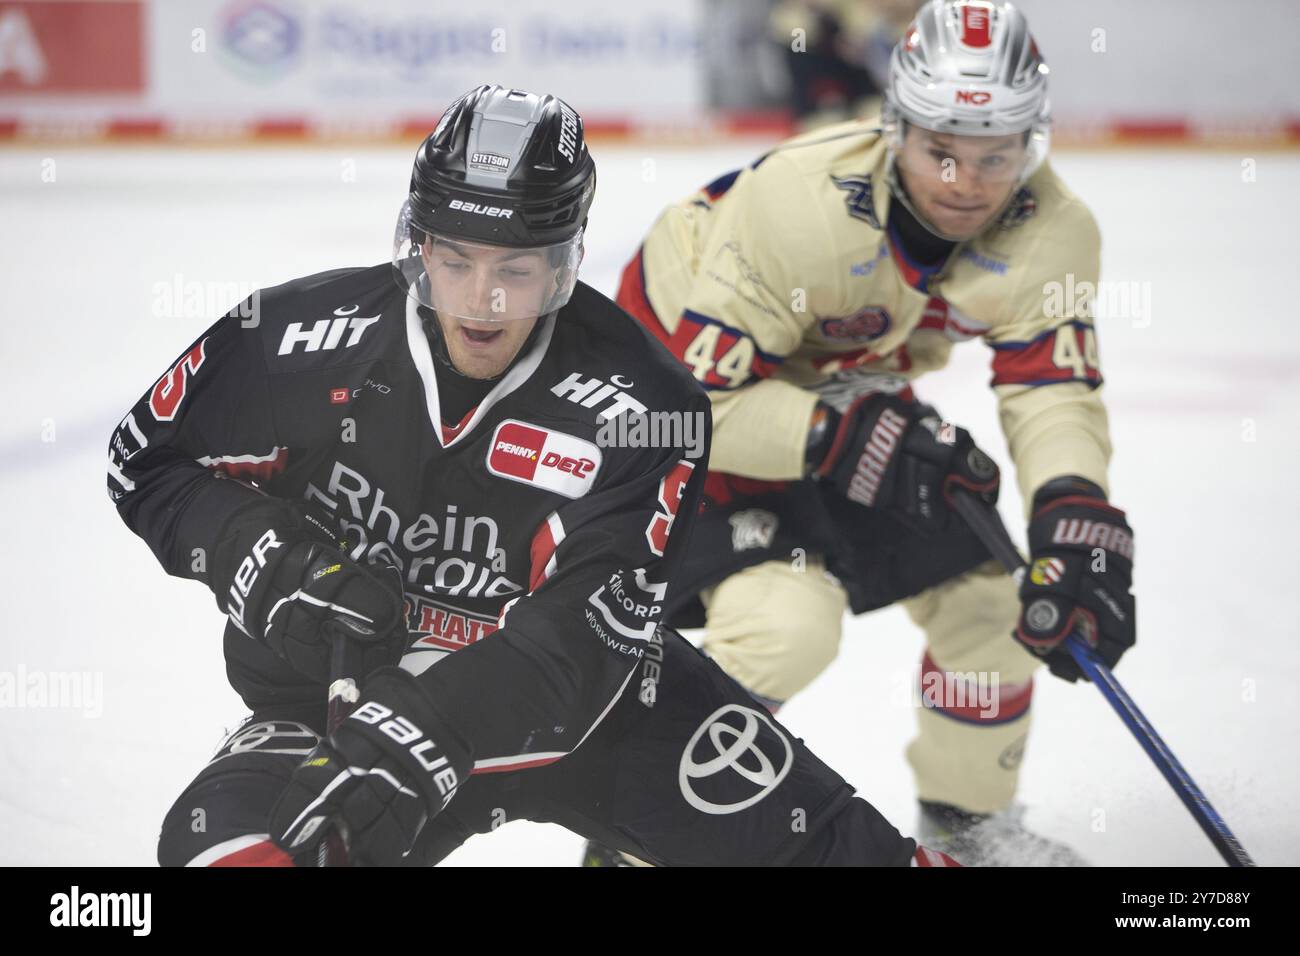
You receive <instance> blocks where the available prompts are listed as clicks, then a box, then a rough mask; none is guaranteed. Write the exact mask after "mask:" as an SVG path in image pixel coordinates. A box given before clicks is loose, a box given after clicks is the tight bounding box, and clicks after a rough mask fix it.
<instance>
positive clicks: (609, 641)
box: [109, 86, 944, 865]
mask: <svg viewBox="0 0 1300 956" xmlns="http://www.w3.org/2000/svg"><path fill="white" fill-rule="evenodd" d="M594 188H595V167H594V164H593V162H592V159H591V156H590V154H589V152H588V150H587V146H586V143H585V141H584V138H583V129H582V121H581V119H580V118H579V117H578V115H577V114H576V113H575V112H574V111H573V110H572V109H571V108H570V107H569V106H568V105H567V104H565V103H563V102H561V101H560V100H558V99H555V98H553V97H549V96H535V95H532V94H529V93H523V92H520V91H515V90H506V89H503V88H500V87H487V86H485V87H480V88H479V89H476V90H474V91H471V92H470V93H468V94H466V95H465V96H464V97H462V98H461V99H459V100H458V101H457V102H456V103H454V104H453V105H452V106H451V107H450V108H449V109H448V110H447V111H446V113H445V114H444V116H443V118H442V120H441V122H440V123H439V124H438V127H437V129H436V130H435V131H434V132H433V133H432V134H431V135H430V136H429V138H428V139H427V140H426V141H425V142H424V144H423V145H422V146H421V147H420V149H419V152H418V154H417V157H416V162H415V168H414V171H413V173H412V177H411V188H410V194H409V196H408V197H407V201H406V203H405V204H404V205H403V207H402V210H401V213H400V216H399V219H398V225H397V232H396V238H395V242H394V257H393V261H392V262H391V263H384V264H383V265H380V266H376V267H373V268H359V269H344V270H339V271H335V272H330V273H324V274H321V275H316V276H312V277H309V278H305V279H299V280H296V281H293V282H290V283H287V284H285V285H282V286H278V287H275V288H272V289H267V290H264V291H262V292H261V293H259V294H258V295H256V296H254V297H253V299H252V300H250V301H249V302H246V303H244V305H243V306H241V307H240V308H237V309H236V310H233V311H232V312H231V313H230V315H228V316H227V317H225V318H223V319H221V320H220V321H218V322H217V323H216V324H215V325H214V326H213V327H212V328H211V329H209V330H208V331H207V332H206V333H205V334H204V335H203V336H202V337H201V338H200V339H199V340H198V341H197V342H195V343H194V344H193V345H192V346H190V348H189V349H187V350H186V351H185V353H184V354H183V355H182V356H181V357H180V358H179V359H178V360H177V362H176V363H175V365H173V366H172V367H171V368H170V369H169V370H168V371H167V372H166V373H165V374H164V375H163V376H162V378H160V379H159V381H158V382H157V383H156V384H155V385H154V386H153V387H152V388H151V389H150V390H149V391H148V392H147V393H146V394H145V395H144V396H143V397H142V398H141V399H140V401H139V402H138V403H137V404H136V405H135V407H134V408H132V409H131V411H130V412H129V413H128V414H127V415H126V417H125V418H124V419H123V420H122V422H121V425H120V426H119V427H118V429H117V430H116V432H115V433H114V435H113V438H112V441H111V444H110V449H109V491H110V494H111V496H112V498H113V500H114V501H115V503H116V507H117V509H118V511H119V513H120V514H121V516H122V518H123V520H124V521H125V522H126V524H127V526H128V527H129V528H130V529H131V530H132V531H134V532H135V533H136V534H138V535H139V536H140V537H142V538H143V539H144V540H145V542H146V543H147V544H148V545H149V547H150V548H151V549H152V550H153V552H154V554H155V555H156V556H157V558H158V560H159V561H160V562H161V563H162V565H163V567H164V568H165V569H166V570H167V572H168V573H170V574H173V575H177V576H180V577H188V578H192V579H195V580H199V581H202V582H203V583H204V584H206V585H207V586H208V587H210V588H211V589H212V591H213V593H214V594H215V595H216V598H217V603H218V605H219V607H220V608H221V610H222V611H223V612H224V613H225V614H226V615H227V618H228V620H227V623H226V629H225V657H226V662H227V675H228V678H229V680H230V682H231V684H232V686H233V687H234V688H235V690H236V691H237V692H238V693H239V694H240V696H241V697H242V698H243V700H244V702H245V703H246V704H247V705H248V707H249V708H250V709H251V710H252V716H251V717H249V718H248V719H247V720H246V721H245V722H244V723H243V724H242V725H241V726H240V727H239V728H238V729H237V730H236V731H235V733H234V734H233V735H231V737H230V738H229V739H228V740H227V741H226V742H225V743H224V744H223V745H222V747H221V748H220V750H219V751H218V753H217V754H216V755H215V756H214V757H213V759H212V760H211V762H210V763H209V764H208V765H207V766H206V767H205V768H204V769H203V770H202V771H201V772H200V773H199V775H198V776H197V777H196V778H195V779H194V781H193V782H192V783H191V784H190V785H189V786H188V787H187V788H186V789H185V791H184V792H183V793H182V794H181V796H180V797H179V798H178V799H177V801H176V802H175V804H174V806H173V807H172V809H171V811H170V812H169V813H168V814H167V817H166V819H165V820H164V823H163V827H162V833H161V836H160V840H159V845H158V859H159V861H160V862H161V863H162V864H164V865H177V864H197V865H205V864H206V865H245V864H260V865H289V864H292V863H301V862H306V861H309V860H311V859H312V858H313V857H314V852H313V850H314V847H315V846H316V845H317V844H318V843H319V841H320V840H321V839H322V837H323V835H324V834H325V832H326V831H327V830H328V829H329V827H330V825H332V824H341V825H342V827H343V828H344V829H345V831H346V832H347V833H348V834H349V839H350V846H349V853H350V859H351V860H352V861H353V862H357V863H362V864H402V865H412V864H415V865H427V864H431V863H435V862H437V861H438V860H440V859H442V858H443V857H444V856H446V855H447V854H448V853H449V852H451V851H452V850H454V849H455V848H456V847H457V846H459V845H460V844H461V843H462V842H464V840H465V839H467V838H468V837H469V836H470V835H472V834H474V833H481V832H487V831H489V830H491V829H494V828H495V827H496V826H497V825H499V824H500V823H501V822H503V820H504V819H520V818H523V819H531V820H538V821H551V822H556V823H559V824H562V825H564V826H566V827H568V828H569V829H571V830H574V831H575V832H577V833H580V834H582V835H584V836H586V837H588V838H590V839H596V840H599V841H601V842H602V843H604V844H606V845H608V846H611V847H615V848H617V849H619V850H623V851H626V852H628V853H632V854H635V855H636V856H638V857H640V858H642V859H644V860H648V861H650V862H652V863H656V864H710V863H717V864H782V863H793V864H822V863H865V864H892V865H906V864H908V863H909V862H917V863H920V864H922V865H936V864H938V863H942V862H944V860H943V858H942V857H941V856H939V855H935V854H931V853H928V852H927V851H925V850H921V849H917V847H916V845H915V843H914V842H913V841H912V840H910V839H906V838H904V837H903V836H901V835H900V834H899V833H898V831H896V830H895V829H894V828H893V827H892V826H891V825H890V824H889V823H888V822H887V821H885V820H884V818H883V817H881V816H880V814H879V813H878V812H876V810H874V809H873V808H872V807H871V806H870V805H869V804H867V803H866V802H865V801H863V800H861V799H858V798H855V797H853V796H852V788H850V787H849V786H848V785H847V784H846V783H845V782H844V781H843V780H842V779H841V778H840V777H839V776H838V775H837V774H836V773H834V771H832V770H831V769H830V768H829V767H827V766H826V765H824V764H823V763H822V762H821V761H819V760H818V759H817V758H816V757H815V756H814V755H813V754H812V753H810V752H809V751H808V750H807V749H806V748H805V747H804V746H803V744H802V742H801V741H799V740H797V739H795V738H794V737H792V736H791V735H790V733H789V732H788V731H786V730H785V729H784V728H783V727H782V726H781V725H780V724H779V723H777V722H776V721H775V720H774V719H772V718H771V717H770V716H769V715H768V714H767V713H766V712H765V711H764V710H763V708H762V707H761V705H758V704H757V703H756V702H755V701H754V700H753V699H752V698H751V697H750V696H749V695H748V694H747V693H746V692H745V691H744V690H743V689H742V688H741V687H740V686H739V685H738V684H736V683H735V682H734V681H732V680H731V679H730V678H728V677H727V676H726V675H724V674H723V673H722V671H721V670H720V669H719V668H718V667H717V666H715V665H714V664H713V663H712V662H710V661H709V660H708V659H707V658H705V657H704V656H703V655H701V654H700V653H699V652H698V651H697V650H696V649H695V648H693V647H692V646H691V645H690V644H689V643H687V642H686V641H685V640H683V639H682V638H681V637H680V636H679V635H677V634H676V633H674V632H672V631H670V630H667V629H665V628H661V627H660V626H659V620H660V616H661V612H662V608H663V606H664V604H665V599H666V594H667V592H668V589H669V588H671V586H672V577H673V573H674V570H675V569H676V568H677V567H678V566H679V565H680V563H681V559H682V555H683V552H684V550H685V548H686V547H687V542H688V536H689V532H690V524H691V521H692V520H693V517H694V513H695V511H696V508H697V504H698V500H699V493H700V484H701V482H702V480H703V477H704V472H705V469H706V462H705V457H706V455H707V438H708V423H709V414H708V408H709V405H708V401H707V399H706V398H705V396H704V394H703V392H702V391H701V390H700V389H699V387H698V385H697V384H696V383H695V382H694V380H693V379H692V377H691V376H690V374H689V373H687V372H686V371H684V370H683V369H682V368H681V367H680V366H679V365H678V364H677V363H676V362H675V361H674V360H673V358H672V356H671V355H670V354H669V353H668V352H667V351H665V350H664V349H663V348H662V347H661V346H660V345H659V344H658V343H657V342H655V340H654V339H653V338H651V337H650V336H649V334H648V333H646V332H644V331H643V330H642V329H641V327H640V326H639V325H638V324H637V323H636V322H635V321H633V320H632V319H631V318H629V317H628V316H627V315H626V314H625V313H624V312H622V311H621V310H620V309H619V308H618V307H617V306H615V305H614V304H613V303H612V302H610V301H609V300H608V299H606V298H605V297H603V296H601V295H600V294H598V293H597V292H595V291H593V290H592V289H590V288H589V287H587V286H586V285H584V284H582V283H581V282H579V281H578V280H577V270H578V264H579V262H580V261H581V258H582V239H583V229H584V227H585V224H586V220H587V212H588V209H589V208H590V205H591V201H592V195H593V192H594ZM637 416H641V418H642V420H646V419H651V418H654V417H655V416H658V419H657V420H658V421H659V422H660V423H661V424H664V425H665V426H666V427H664V428H660V429H657V430H655V429H652V430H650V432H648V434H651V435H658V436H659V437H658V439H656V440H642V441H631V440H627V439H628V437H629V436H635V435H642V434H643V433H644V432H637V431H635V430H634V429H630V428H626V427H624V428H623V429H622V430H617V429H612V428H611V425H620V424H621V425H623V426H626V425H627V424H628V422H629V421H632V420H634V419H635V418H636V417H637ZM674 426H675V427H674ZM611 435H614V436H622V439H620V440H611V439H610V436H611ZM665 436H667V437H665ZM339 634H342V635H346V636H347V639H348V640H349V641H351V642H352V643H353V645H354V646H355V647H356V648H358V649H359V650H360V651H361V653H362V655H363V657H364V661H365V667H364V670H363V673H365V675H366V676H365V677H364V680H363V684H362V688H361V700H360V703H359V706H358V707H357V708H356V710H355V711H354V712H353V714H352V715H351V716H350V717H348V718H347V719H345V720H343V721H342V722H341V724H340V725H339V726H338V727H337V728H336V729H335V730H334V731H333V733H331V734H329V735H328V736H326V737H324V738H323V739H322V734H323V733H324V731H325V698H326V683H327V680H328V676H329V655H330V646H331V636H333V635H339ZM199 807H202V808H203V809H204V811H205V814H206V820H207V825H206V828H205V829H204V830H203V832H195V831H194V830H193V828H192V827H191V825H190V824H191V820H192V819H193V811H194V810H195V809H196V808H199Z"/></svg>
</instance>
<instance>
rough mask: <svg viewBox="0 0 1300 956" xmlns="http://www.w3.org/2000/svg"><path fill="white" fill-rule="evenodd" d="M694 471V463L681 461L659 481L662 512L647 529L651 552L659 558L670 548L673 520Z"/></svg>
mask: <svg viewBox="0 0 1300 956" xmlns="http://www.w3.org/2000/svg"><path fill="white" fill-rule="evenodd" d="M694 470H695V463H694V462H691V461H679V462H678V463H677V464H675V465H673V470H672V471H670V472H668V474H666V475H664V476H663V478H661V479H659V508H660V510H659V511H656V512H655V515H654V517H653V518H651V519H650V524H649V525H648V526H647V527H646V529H645V539H646V541H647V542H649V544H650V551H651V552H652V553H653V554H655V555H656V556H657V557H660V558H662V557H663V556H664V549H665V548H667V547H668V534H669V532H671V531H672V530H673V520H674V519H675V518H676V517H677V509H678V508H680V507H681V504H682V493H683V492H684V491H685V490H686V482H688V481H690V480H691V472H693V471H694Z"/></svg>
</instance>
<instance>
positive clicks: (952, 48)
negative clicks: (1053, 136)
mask: <svg viewBox="0 0 1300 956" xmlns="http://www.w3.org/2000/svg"><path fill="white" fill-rule="evenodd" d="M1047 74H1048V69H1047V64H1046V63H1044V62H1043V58H1042V55H1041V54H1040V53H1039V52H1038V45H1037V44H1036V43H1035V42H1034V38H1033V37H1032V36H1031V35H1030V33H1029V23H1028V21H1027V20H1026V19H1025V16H1024V14H1023V13H1021V12H1020V11H1019V10H1017V9H1016V8H1015V7H1014V6H1012V5H1011V4H1010V3H992V2H989V0H930V2H929V3H927V4H926V5H925V6H924V7H922V8H921V10H920V11H918V13H917V15H916V19H915V20H914V21H913V22H912V24H911V25H910V26H909V27H908V28H907V31H906V32H905V33H904V34H903V38H902V40H900V41H899V43H898V45H897V46H895V47H894V51H893V54H892V55H891V57H890V64H889V88H888V90H887V91H886V93H885V105H884V108H883V116H882V119H883V122H884V127H885V131H886V134H887V135H888V136H889V142H890V145H891V149H892V150H893V153H894V155H895V156H896V155H897V153H898V151H899V149H900V148H901V146H902V140H903V136H904V133H905V124H907V123H910V124H913V125H915V126H918V127H920V128H922V129H926V130H930V131H932V132H936V133H949V134H953V135H958V136H1005V135H1007V134H1011V133H1026V134H1027V139H1026V143H1025V146H1026V150H1025V156H1024V160H1023V163H1021V164H1019V166H1018V168H1017V169H1015V170H1014V174H1013V176H1012V178H1016V179H1018V180H1019V181H1021V182H1023V181H1024V180H1025V179H1028V178H1029V177H1030V176H1031V175H1033V173H1034V170H1036V169H1037V168H1038V167H1039V166H1040V165H1041V164H1042V162H1043V160H1044V159H1045V158H1046V156H1047V150H1048V146H1049V145H1050V130H1051V110H1050V104H1049V101H1048V98H1047Z"/></svg>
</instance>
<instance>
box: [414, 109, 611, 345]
mask: <svg viewBox="0 0 1300 956" xmlns="http://www.w3.org/2000/svg"><path fill="white" fill-rule="evenodd" d="M595 189H596V165H595V163H594V162H593V161H592V158H591V153H590V152H589V151H588V149H587V143H586V139H585V137H584V135H583V126H582V118H581V117H580V116H579V115H578V114H577V112H576V111H575V110H574V109H573V108H572V107H570V106H569V105H568V104H567V103H565V102H564V101H563V100H560V99H558V98H556V97H554V96H538V95H536V94H534V93H527V92H524V91H522V90H511V89H506V88H505V87H502V86H480V87H478V88H477V89H474V90H471V91H470V92H468V93H466V94H465V95H463V96H462V97H460V99H458V100H456V102H454V103H453V104H452V105H451V106H450V107H448V108H447V111H446V112H445V113H443V115H442V119H441V120H439V122H438V126H437V128H436V129H435V130H434V131H433V132H432V133H431V134H430V135H429V137H428V138H427V139H425V141H424V142H423V143H422V144H421V145H420V148H419V150H418V151H417V153H416V157H415V166H414V168H413V170H412V171H411V186H410V194H409V195H408V197H407V200H406V202H405V203H404V204H403V206H402V211H401V214H400V216H399V218H398V223H397V229H396V232H395V235H394V242H393V267H394V269H395V278H396V279H397V282H398V284H399V285H401V287H402V288H403V289H404V290H406V291H407V293H408V294H409V295H411V296H412V297H413V298H415V299H416V301H417V302H419V303H420V304H421V305H424V306H426V307H428V308H432V309H434V310H435V311H441V312H444V313H447V314H451V315H457V316H461V317H464V318H470V319H476V320H479V321H504V320H507V319H519V318H530V317H536V316H538V315H543V314H547V313H550V312H554V311H556V310H557V309H559V308H560V306H562V305H563V304H564V303H565V302H567V301H568V299H569V297H570V295H572V293H573V287H574V284H575V283H576V282H577V271H578V262H579V260H580V259H581V257H582V233H583V229H584V227H585V226H586V224H587V213H588V211H589V210H590V208H591V201H592V197H593V195H594V194H595ZM484 263H487V264H488V266H487V267H486V268H485V267H484V266H483V264H484ZM485 283H486V285H485ZM470 284H476V286H477V288H473V289H471V287H470ZM539 290H540V292H539ZM489 293H490V295H489ZM489 299H490V301H489Z"/></svg>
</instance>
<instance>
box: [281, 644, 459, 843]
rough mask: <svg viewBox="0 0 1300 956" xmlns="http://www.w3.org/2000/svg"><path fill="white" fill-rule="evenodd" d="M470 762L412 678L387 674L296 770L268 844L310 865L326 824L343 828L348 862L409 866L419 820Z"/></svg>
mask: <svg viewBox="0 0 1300 956" xmlns="http://www.w3.org/2000/svg"><path fill="white" fill-rule="evenodd" d="M472 766H473V761H472V760H471V758H470V755H469V751H468V750H467V748H466V747H465V745H464V744H462V743H461V742H460V741H459V740H458V739H456V738H455V737H454V736H453V735H452V734H451V732H450V731H448V730H447V729H446V728H445V727H444V726H443V724H442V721H441V720H439V719H438V716H437V714H436V713H435V712H434V710H433V706H432V704H431V703H430V701H429V698H428V696H427V695H426V694H425V692H424V690H423V689H422V688H421V687H420V685H419V682H418V681H417V679H416V678H415V677H414V676H412V675H411V674H409V673H408V672H406V671H404V670H402V669H401V668H399V667H386V668H383V669H381V670H378V671H376V672H375V673H373V674H371V675H370V676H369V677H368V678H367V679H366V693H365V700H363V701H362V702H361V704H360V705H359V706H358V707H357V709H356V710H354V711H353V712H352V713H351V714H350V715H349V716H348V718H347V719H346V720H344V721H343V722H342V723H341V724H339V726H338V728H337V729H336V730H335V731H334V733H332V734H331V735H330V736H329V739H328V740H325V741H322V742H321V743H320V744H319V745H317V747H316V749H315V750H313V751H312V752H311V753H310V754H308V755H307V757H306V758H305V759H304V760H303V762H302V763H301V764H299V765H298V769H297V770H295V771H294V774H293V777H292V778H290V781H289V785H288V787H287V788H286V789H285V791H284V793H283V794H282V795H281V796H280V799H279V800H278V801H277V802H276V805H275V807H274V808H272V810H271V819H270V833H271V836H272V839H274V840H275V842H276V844H277V845H278V846H279V847H280V848H281V849H283V850H284V851H285V852H286V853H288V854H290V855H291V856H293V857H294V858H295V860H296V861H301V862H308V861H309V860H310V854H312V853H313V851H314V850H315V849H316V848H317V846H318V844H319V843H320V841H321V840H322V839H323V838H324V837H325V834H326V833H327V832H328V830H329V829H330V827H331V826H341V827H342V829H343V831H344V833H345V834H346V835H347V846H348V861H349V863H351V864H353V865H361V866H392V865H397V864H401V863H404V862H408V861H407V860H406V856H407V854H408V853H409V852H410V850H411V849H412V847H413V846H414V845H415V840H416V837H418V836H419V834H420V831H421V830H422V829H423V827H424V824H425V823H426V822H427V821H428V820H430V819H432V818H433V817H434V816H435V815H437V814H438V812H439V811H441V810H442V808H443V807H444V806H446V805H447V802H448V801H449V800H451V798H452V796H454V795H455V793H456V788H457V787H458V786H459V785H460V784H461V783H463V782H464V781H465V780H466V779H468V775H469V771H470V768H471V767H472ZM410 862H419V861H410Z"/></svg>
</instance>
